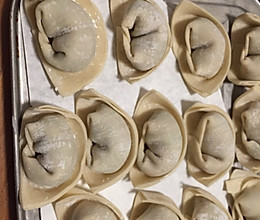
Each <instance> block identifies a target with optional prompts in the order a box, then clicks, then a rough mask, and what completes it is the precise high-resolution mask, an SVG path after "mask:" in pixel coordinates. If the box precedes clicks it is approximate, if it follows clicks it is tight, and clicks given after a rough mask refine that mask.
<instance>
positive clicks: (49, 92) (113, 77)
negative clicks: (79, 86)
mask: <svg viewBox="0 0 260 220" xmlns="http://www.w3.org/2000/svg"><path fill="white" fill-rule="evenodd" d="M93 2H94V3H95V4H96V6H97V7H98V9H99V10H100V12H101V13H102V15H103V19H104V22H105V24H106V28H107V35H108V57H107V62H106V64H105V67H104V69H103V71H102V72H101V74H100V75H99V76H98V77H97V79H96V80H95V81H94V82H92V83H91V84H89V85H88V86H86V87H85V89H87V88H94V89H96V90H97V91H98V92H100V93H102V94H104V95H106V96H107V97H109V98H110V99H112V100H114V101H115V102H116V103H117V104H118V105H119V106H121V107H122V108H123V109H125V110H126V111H127V112H128V113H129V114H130V115H131V116H132V114H133V110H134V107H135V104H136V100H137V98H138V96H139V94H140V93H144V92H145V91H146V90H147V91H149V90H151V89H156V90H157V91H159V92H161V93H162V94H163V95H164V96H166V97H167V98H168V99H169V100H170V101H171V102H172V103H173V104H174V105H175V106H176V108H177V109H178V110H179V112H180V113H181V114H182V113H183V112H184V111H185V110H186V109H187V108H188V107H189V106H190V105H191V104H193V103H194V102H195V101H200V102H203V103H210V104H215V105H218V106H219V107H221V108H222V109H224V110H225V107H224V103H223V99H222V96H221V92H220V90H219V91H217V92H215V93H214V94H212V95H211V96H208V97H207V98H202V97H201V96H199V95H198V94H191V93H190V91H189V90H188V89H187V87H186V85H185V83H184V81H183V79H182V77H181V75H180V73H179V71H178V65H177V63H176V59H175V57H174V55H173V53H172V51H171V50H170V52H169V54H168V56H167V57H166V59H165V60H164V62H163V63H162V64H161V65H160V67H159V68H157V69H156V70H155V71H154V72H153V73H152V74H151V75H149V76H148V77H147V78H145V79H142V80H141V81H139V82H137V83H134V84H132V85H130V84H128V83H127V82H126V81H123V80H122V79H121V78H120V76H119V75H118V72H117V65H116V59H115V34H114V30H113V27H112V23H111V19H110V14H109V1H108V0H106V1H105V0H95V1H93ZM155 2H157V3H158V5H160V6H161V8H162V9H163V11H164V12H165V16H166V17H167V18H171V15H172V12H173V10H174V8H175V6H176V2H178V1H176V0H175V1H174V0H164V1H162V0H155ZM209 2H210V3H205V1H203V2H202V3H200V5H201V6H202V7H205V8H206V9H208V10H209V11H210V12H213V14H215V15H217V16H218V18H219V20H220V21H221V22H222V23H223V24H224V25H225V27H226V29H227V30H228V29H229V27H230V22H232V19H233V18H234V17H235V16H237V15H238V14H241V13H243V12H245V11H247V10H250V11H252V12H254V13H258V14H259V8H257V7H256V5H257V3H256V1H254V0H251V1H250V2H251V3H250V4H248V2H249V1H242V0H240V1H239V0H237V1H232V0H230V1H224V0H223V1H221V0H218V1H209ZM221 2H223V4H221ZM227 2H228V3H227ZM243 2H244V3H243ZM245 2H247V3H246V4H247V5H246V4H245ZM224 3H225V4H224ZM241 5H242V6H241ZM248 5H252V6H251V7H250V9H248ZM216 9H217V10H216ZM21 21H22V31H23V38H24V47H25V58H26V68H27V74H28V75H27V77H28V83H29V94H30V102H31V105H32V106H35V105H39V104H46V103H48V104H54V105H57V106H60V107H63V108H66V109H68V110H71V111H74V97H73V96H70V97H66V98H62V97H61V96H60V95H57V94H56V92H55V91H54V89H53V86H52V84H51V83H50V81H49V80H48V78H47V75H46V74H45V72H44V70H43V68H42V66H41V63H40V61H39V59H38V56H37V53H36V51H35V47H34V43H33V41H34V39H32V34H31V32H30V26H29V24H28V21H27V18H26V16H25V13H24V9H23V7H22V6H21ZM227 178H228V174H226V175H225V176H224V177H223V178H221V179H220V180H219V181H217V182H216V183H215V184H213V185H212V186H210V187H205V186H203V185H202V184H200V183H198V182H197V181H196V180H195V179H193V178H192V177H189V176H188V175H187V172H186V162H185V161H183V162H182V163H181V165H180V166H179V168H178V169H177V170H176V171H175V172H174V173H173V174H172V175H170V176H169V177H168V178H166V179H164V180H163V181H161V182H160V183H158V184H156V185H154V186H152V187H150V188H147V189H149V190H156V191H159V192H162V193H164V194H165V195H167V196H169V197H170V198H172V200H173V201H174V202H175V203H176V204H177V205H178V206H180V204H181V196H182V189H183V185H192V186H198V187H201V188H203V189H206V190H207V191H209V192H211V193H212V194H213V195H215V196H216V197H217V198H218V199H219V200H220V201H221V202H222V203H223V204H224V205H225V206H226V207H227V202H226V198H225V196H226V194H225V191H223V180H225V179H227ZM100 194H101V195H103V196H104V197H106V198H107V199H109V200H110V201H112V202H113V203H114V204H115V205H116V206H117V207H118V208H119V209H120V210H121V212H122V213H123V215H124V216H125V218H126V219H127V218H128V217H129V214H130V210H131V206H132V202H133V198H134V195H135V191H134V190H133V186H132V184H131V182H130V181H129V179H128V178H127V177H126V178H124V179H122V180H121V181H119V182H117V183H116V184H114V185H113V186H111V187H109V188H107V189H105V190H103V191H102V192H101V193H100ZM41 214H42V219H43V220H47V219H48V220H54V219H56V217H55V214H54V212H53V210H52V206H51V205H48V206H46V207H44V208H42V209H41Z"/></svg>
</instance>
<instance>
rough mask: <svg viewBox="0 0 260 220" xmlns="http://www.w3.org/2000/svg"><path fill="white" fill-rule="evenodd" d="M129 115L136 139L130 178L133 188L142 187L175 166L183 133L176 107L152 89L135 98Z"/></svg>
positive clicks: (180, 157)
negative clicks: (133, 163) (132, 121)
mask: <svg viewBox="0 0 260 220" xmlns="http://www.w3.org/2000/svg"><path fill="white" fill-rule="evenodd" d="M133 118H134V120H135V123H136V125H137V129H138V132H139V137H140V140H139V147H138V155H137V161H136V163H135V165H134V166H133V168H132V169H131V171H130V179H131V181H132V184H133V185H134V187H136V188H145V187H148V186H152V185H154V184H156V183H158V182H159V181H161V180H162V179H163V178H166V177H167V176H169V175H170V174H172V173H173V172H174V171H175V170H176V169H177V167H178V166H179V165H180V163H181V162H182V160H183V158H184V156H185V153H186V148H187V132H186V128H185V125H184V122H183V119H182V117H181V115H180V114H179V112H178V110H177V109H176V108H175V107H174V105H173V104H172V103H170V101H169V100H168V99H167V98H166V97H164V96H163V95H162V94H161V93H159V92H157V91H156V90H151V91H150V92H148V93H147V94H145V95H144V96H143V97H141V99H139V100H138V102H137V104H136V107H135V112H134V116H133Z"/></svg>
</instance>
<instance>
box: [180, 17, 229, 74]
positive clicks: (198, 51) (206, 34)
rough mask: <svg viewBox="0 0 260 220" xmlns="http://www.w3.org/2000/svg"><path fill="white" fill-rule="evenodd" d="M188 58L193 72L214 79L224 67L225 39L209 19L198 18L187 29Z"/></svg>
mask: <svg viewBox="0 0 260 220" xmlns="http://www.w3.org/2000/svg"><path fill="white" fill-rule="evenodd" d="M185 41H186V46H187V50H186V58H187V63H188V65H189V68H190V70H191V72H192V73H193V74H195V75H199V76H202V77H205V78H207V79H210V78H212V77H213V76H215V75H216V74H217V72H218V71H219V69H220V68H221V66H222V63H223V59H224V54H225V39H224V37H223V35H222V33H221V32H220V30H219V29H218V28H217V26H216V25H215V24H214V23H213V22H212V21H210V20H209V19H206V18H202V17H198V18H196V19H194V20H192V21H191V22H190V23H188V25H187V27H186V29H185Z"/></svg>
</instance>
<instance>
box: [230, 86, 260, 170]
mask: <svg viewBox="0 0 260 220" xmlns="http://www.w3.org/2000/svg"><path fill="white" fill-rule="evenodd" d="M232 115H233V116H232V117H233V121H234V125H235V129H236V156H237V158H238V161H239V162H240V163H241V164H242V165H243V166H245V167H246V168H248V169H250V170H251V171H253V172H255V173H258V172H260V157H259V155H260V140H259V134H260V87H259V86H253V87H252V88H250V89H249V90H248V91H246V92H245V93H243V94H242V95H240V96H239V97H238V98H237V99H236V100H235V102H234V105H233V114H232Z"/></svg>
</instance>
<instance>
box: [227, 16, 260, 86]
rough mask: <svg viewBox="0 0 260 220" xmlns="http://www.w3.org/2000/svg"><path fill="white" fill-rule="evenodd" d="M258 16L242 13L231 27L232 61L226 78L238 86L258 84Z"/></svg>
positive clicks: (259, 25)
mask: <svg viewBox="0 0 260 220" xmlns="http://www.w3.org/2000/svg"><path fill="white" fill-rule="evenodd" d="M259 39H260V17H259V16H257V15H255V14H252V13H244V14H242V15H240V16H238V17H237V18H236V19H235V21H234V22H233V25H232V29H231V46H232V62H231V67H230V70H229V73H228V79H229V80H230V81H231V82H233V83H234V84H236V85H239V86H253V85H260V74H259V66H260V65H259V63H260V40H259Z"/></svg>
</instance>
